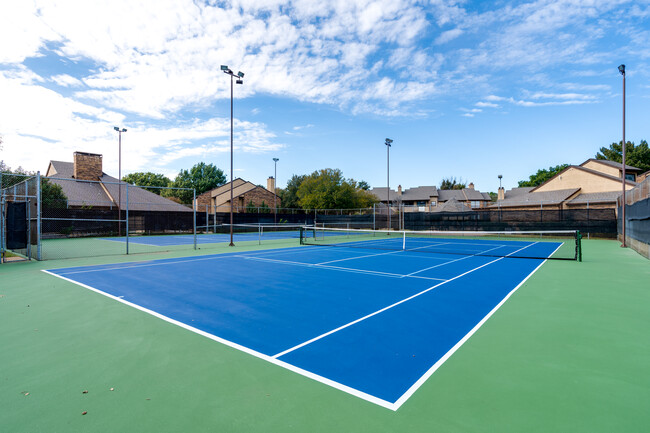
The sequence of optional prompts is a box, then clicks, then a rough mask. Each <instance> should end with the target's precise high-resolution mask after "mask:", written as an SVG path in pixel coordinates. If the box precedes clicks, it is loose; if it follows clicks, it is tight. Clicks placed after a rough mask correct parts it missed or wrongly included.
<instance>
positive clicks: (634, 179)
mask: <svg viewBox="0 0 650 433" xmlns="http://www.w3.org/2000/svg"><path fill="white" fill-rule="evenodd" d="M625 179H626V180H631V181H632V182H636V175H635V174H630V173H625Z"/></svg>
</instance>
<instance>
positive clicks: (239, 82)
mask: <svg viewBox="0 0 650 433" xmlns="http://www.w3.org/2000/svg"><path fill="white" fill-rule="evenodd" d="M235 83H237V84H244V80H235Z"/></svg>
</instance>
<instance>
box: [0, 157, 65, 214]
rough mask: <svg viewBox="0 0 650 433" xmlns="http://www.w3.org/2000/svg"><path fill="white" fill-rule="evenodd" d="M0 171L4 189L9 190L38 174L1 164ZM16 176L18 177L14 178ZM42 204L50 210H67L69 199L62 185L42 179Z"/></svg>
mask: <svg viewBox="0 0 650 433" xmlns="http://www.w3.org/2000/svg"><path fill="white" fill-rule="evenodd" d="M0 171H1V172H2V173H3V175H2V188H7V187H10V186H13V185H16V184H19V183H21V182H23V181H25V180H27V179H28V178H29V177H28V176H36V172H33V171H27V170H25V169H23V168H22V167H18V168H17V169H15V170H12V169H11V167H8V166H7V165H5V164H4V163H1V162H0ZM12 174H15V175H16V176H12ZM41 203H42V204H43V206H45V207H49V208H65V207H66V206H67V203H68V197H66V195H65V193H64V192H63V188H61V185H58V184H56V183H52V182H50V181H49V180H48V179H47V178H46V177H41Z"/></svg>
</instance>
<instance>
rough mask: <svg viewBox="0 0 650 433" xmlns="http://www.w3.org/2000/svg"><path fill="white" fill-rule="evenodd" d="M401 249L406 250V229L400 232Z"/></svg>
mask: <svg viewBox="0 0 650 433" xmlns="http://www.w3.org/2000/svg"><path fill="white" fill-rule="evenodd" d="M402 251H406V231H403V232H402Z"/></svg>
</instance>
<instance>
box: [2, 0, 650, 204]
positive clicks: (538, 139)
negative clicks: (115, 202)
mask: <svg viewBox="0 0 650 433" xmlns="http://www.w3.org/2000/svg"><path fill="white" fill-rule="evenodd" d="M0 40H2V41H3V44H2V48H0V135H1V136H2V139H3V144H2V149H0V160H3V161H4V162H5V164H6V165H8V166H10V167H12V168H14V169H15V168H17V167H18V166H21V167H22V168H24V169H26V170H30V171H37V170H40V171H41V172H45V171H46V170H47V166H48V163H49V161H50V160H58V161H72V154H73V152H75V151H81V152H92V153H99V154H102V155H103V161H104V171H105V172H106V173H108V174H110V175H113V176H117V174H118V136H117V133H116V132H115V131H114V129H113V127H114V126H119V127H123V128H127V132H125V133H124V134H123V135H122V175H125V174H128V173H132V172H140V171H151V172H154V173H162V174H165V175H167V176H169V177H170V178H172V179H173V178H174V177H175V176H176V175H177V174H178V172H179V171H180V170H181V169H189V168H191V167H192V166H193V165H194V164H196V163H198V162H206V163H212V164H214V165H216V166H217V167H219V168H221V169H223V170H224V172H225V173H226V174H227V176H228V179H230V77H229V76H228V75H226V74H224V73H222V72H221V70H220V66H221V65H228V66H229V67H230V68H231V69H232V70H233V71H234V72H238V71H242V72H244V74H245V76H244V80H243V81H244V83H243V85H235V87H234V177H241V178H244V179H246V180H249V181H251V182H253V183H256V184H261V185H266V179H267V178H268V177H269V176H273V175H274V162H273V158H279V161H278V162H277V178H278V186H280V187H284V186H285V185H286V183H287V181H288V180H289V178H290V177H291V176H292V175H294V174H309V173H311V172H313V171H315V170H319V169H324V168H338V169H341V170H342V172H343V175H344V176H345V177H347V178H353V179H355V180H365V181H366V182H368V183H369V184H370V185H371V186H373V187H384V186H386V183H387V159H388V158H387V148H386V145H385V144H384V142H385V139H386V138H391V139H392V140H393V144H392V147H391V148H390V185H391V187H393V188H396V186H397V185H398V184H399V185H402V187H403V188H410V187H416V186H421V185H440V181H441V180H442V179H443V178H448V177H456V178H457V179H458V180H463V181H465V182H467V183H469V182H473V183H474V185H475V187H476V188H477V189H479V190H481V191H484V192H488V191H496V190H497V188H498V186H499V180H498V177H497V176H498V175H499V174H501V175H503V186H505V187H506V188H512V187H516V186H517V182H518V181H519V180H524V179H527V178H528V176H530V175H531V174H533V173H535V172H536V171H537V170H538V169H540V168H547V167H549V166H555V165H558V164H563V163H569V164H580V163H582V162H584V161H585V160H586V159H588V158H592V157H594V156H595V154H596V152H597V151H598V149H599V148H600V147H602V146H609V144H611V143H612V142H615V141H616V142H618V141H620V140H621V138H622V96H623V92H622V85H623V77H622V76H621V75H620V74H619V72H618V70H617V67H618V66H619V65H620V64H622V63H624V64H625V65H626V70H627V72H626V87H627V90H626V101H627V102H626V139H627V140H630V141H634V142H635V143H637V144H638V142H639V141H640V140H643V139H646V140H650V80H649V78H650V0H635V1H625V0H617V1H608V0H603V1H598V0H591V1H588V0H584V1H581V0H562V1H555V0H540V1H524V2H518V1H502V0H496V1H489V2H473V1H446V0H431V1H416V0H377V1H373V0H341V1H338V0H334V1H315V0H296V1H275V0H239V1H212V0H211V1H199V0H195V1H189V0H157V1H155V2H154V1H152V0H148V1H147V0H126V1H122V0H111V1H102V0H97V1H87V0H79V1H67V0H62V1H52V0H50V1H40V0H34V1H32V0H20V1H14V0H0Z"/></svg>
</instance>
